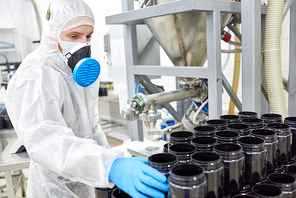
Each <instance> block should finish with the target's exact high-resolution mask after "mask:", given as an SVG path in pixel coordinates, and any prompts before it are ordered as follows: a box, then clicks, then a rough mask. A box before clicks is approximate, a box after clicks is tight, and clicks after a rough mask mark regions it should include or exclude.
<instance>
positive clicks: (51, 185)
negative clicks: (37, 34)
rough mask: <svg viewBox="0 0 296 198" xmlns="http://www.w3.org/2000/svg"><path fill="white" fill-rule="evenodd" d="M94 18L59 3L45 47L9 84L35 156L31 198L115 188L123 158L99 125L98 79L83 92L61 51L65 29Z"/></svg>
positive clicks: (12, 112)
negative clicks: (115, 169) (117, 163)
mask: <svg viewBox="0 0 296 198" xmlns="http://www.w3.org/2000/svg"><path fill="white" fill-rule="evenodd" d="M77 16H88V17H91V18H93V14H92V12H91V10H90V8H89V7H88V6H87V5H86V4H85V3H84V2H83V1H82V0H53V1H52V2H51V4H50V19H49V21H46V23H45V24H44V29H43V32H42V39H41V45H40V46H39V47H38V48H37V49H36V50H35V51H34V52H32V53H31V54H29V55H28V56H27V57H26V58H25V59H24V60H23V62H22V64H21V65H20V67H19V68H18V69H17V71H16V73H15V74H14V76H13V77H12V79H11V81H10V82H9V85H8V90H7V92H6V96H5V105H6V108H7V111H8V114H9V117H10V119H11V121H12V123H13V126H14V128H15V131H16V133H17V135H18V137H19V138H20V140H21V142H22V143H23V144H24V146H25V147H26V149H27V152H28V154H29V156H30V159H31V162H30V168H29V176H28V191H27V197H29V198H46V197H63V198H64V197H71V198H73V197H75V198H84V197H85V198H89V197H91V198H92V197H95V195H94V187H102V188H106V187H110V188H112V187H113V186H114V184H113V183H111V182H109V180H108V174H109V170H110V168H111V165H112V163H113V161H114V160H115V159H117V158H119V157H123V153H121V152H119V151H116V150H112V149H111V148H110V146H109V144H108V142H107V139H106V136H105V134H104V133H103V131H102V129H101V127H100V126H99V125H98V120H99V117H98V116H99V115H98V89H99V81H98V80H97V81H96V82H95V83H93V84H92V85H91V86H89V87H86V88H83V87H80V86H79V85H77V84H76V82H75V81H74V80H73V77H72V71H71V69H70V68H69V67H68V66H67V65H66V64H65V63H64V61H63V60H62V58H61V56H60V51H59V49H58V37H59V35H60V34H61V31H62V30H63V27H64V26H65V24H66V23H67V22H68V21H69V20H71V19H73V18H75V17H77Z"/></svg>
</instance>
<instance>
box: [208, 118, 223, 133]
mask: <svg viewBox="0 0 296 198" xmlns="http://www.w3.org/2000/svg"><path fill="white" fill-rule="evenodd" d="M206 123H207V125H208V126H213V127H215V128H216V130H217V131H223V130H225V129H226V128H227V122H226V121H225V120H222V119H212V120H208V121H206Z"/></svg>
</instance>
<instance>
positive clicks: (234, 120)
mask: <svg viewBox="0 0 296 198" xmlns="http://www.w3.org/2000/svg"><path fill="white" fill-rule="evenodd" d="M220 119H221V120H225V121H226V122H227V124H232V123H238V122H240V117H239V116H238V115H221V116H220Z"/></svg>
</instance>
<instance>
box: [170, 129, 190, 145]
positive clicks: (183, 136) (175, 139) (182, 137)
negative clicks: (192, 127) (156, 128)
mask: <svg viewBox="0 0 296 198" xmlns="http://www.w3.org/2000/svg"><path fill="white" fill-rule="evenodd" d="M193 138H194V136H193V133H192V132H190V131H176V132H173V133H171V134H170V140H169V143H170V145H172V144H177V143H189V144H190V143H191V140H192V139H193Z"/></svg>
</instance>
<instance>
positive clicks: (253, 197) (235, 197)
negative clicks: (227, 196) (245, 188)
mask: <svg viewBox="0 0 296 198" xmlns="http://www.w3.org/2000/svg"><path fill="white" fill-rule="evenodd" d="M232 198H256V197H255V196H253V195H235V196H233V197H232Z"/></svg>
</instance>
